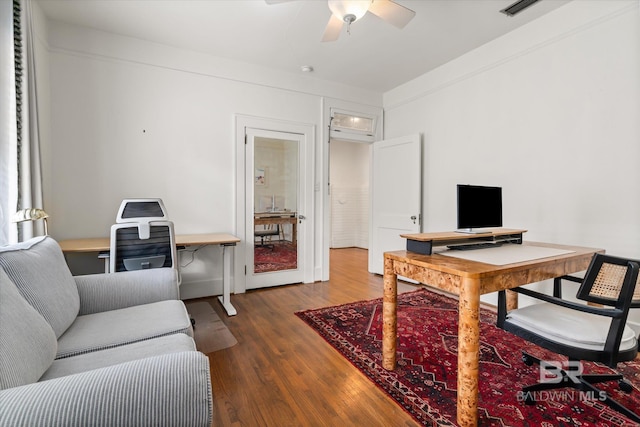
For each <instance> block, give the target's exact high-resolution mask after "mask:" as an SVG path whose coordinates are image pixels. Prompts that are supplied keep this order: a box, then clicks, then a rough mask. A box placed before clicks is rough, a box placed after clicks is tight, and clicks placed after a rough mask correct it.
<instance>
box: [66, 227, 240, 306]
mask: <svg viewBox="0 0 640 427" xmlns="http://www.w3.org/2000/svg"><path fill="white" fill-rule="evenodd" d="M175 240H176V245H177V246H200V245H220V246H222V295H221V296H219V297H218V300H219V301H220V303H221V304H222V306H223V307H224V309H225V310H226V311H227V314H228V315H229V316H235V315H236V314H237V313H238V312H237V310H236V309H235V307H234V306H233V305H232V304H231V253H230V252H229V251H227V247H230V246H231V247H233V246H235V245H236V244H237V243H238V242H239V241H240V239H239V238H237V237H236V236H233V235H231V234H224V233H206V234H176V236H175ZM58 244H59V245H60V247H61V248H62V252H64V253H86V252H98V253H100V252H108V251H109V249H110V241H109V238H108V237H96V238H86V239H69V240H62V241H60V242H58ZM105 263H106V265H107V266H108V263H109V261H108V259H107V260H105ZM107 271H108V270H107Z"/></svg>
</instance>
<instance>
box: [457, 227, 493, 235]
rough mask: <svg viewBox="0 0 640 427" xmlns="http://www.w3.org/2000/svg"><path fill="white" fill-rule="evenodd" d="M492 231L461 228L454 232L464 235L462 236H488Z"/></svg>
mask: <svg viewBox="0 0 640 427" xmlns="http://www.w3.org/2000/svg"><path fill="white" fill-rule="evenodd" d="M492 231H494V230H493V229H483V228H462V229H459V230H456V233H464V234H488V233H491V232H492Z"/></svg>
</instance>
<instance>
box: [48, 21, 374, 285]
mask: <svg viewBox="0 0 640 427" xmlns="http://www.w3.org/2000/svg"><path fill="white" fill-rule="evenodd" d="M46 39H47V41H48V49H49V53H50V76H49V77H50V87H51V103H50V106H51V136H50V139H49V140H48V141H46V144H47V146H48V147H49V149H50V151H51V157H50V159H49V160H48V162H47V164H45V169H46V176H49V177H51V178H50V182H49V183H48V194H47V203H46V209H47V212H48V213H49V214H50V215H51V221H50V223H49V224H50V232H51V234H52V235H53V236H54V237H55V238H57V239H66V238H80V237H97V236H107V235H108V232H109V228H110V226H111V224H112V223H113V222H114V219H115V214H116V211H117V208H118V206H119V203H120V201H121V200H122V199H123V198H126V197H161V198H162V199H163V200H164V202H165V205H166V207H167V209H168V211H169V215H170V218H171V219H172V220H173V221H174V222H175V228H176V233H179V234H188V233H201V232H229V233H234V232H236V224H235V218H236V215H235V208H234V207H235V194H236V193H235V179H234V177H235V176H236V175H235V164H236V161H235V153H236V149H235V128H234V117H235V115H237V114H242V115H246V116H255V117H266V118H271V119H276V120H286V121H287V122H296V123H303V124H312V125H316V128H317V129H319V128H320V126H318V125H319V124H320V123H321V121H322V102H323V101H322V100H323V97H324V96H330V97H332V98H338V99H347V100H349V101H352V102H359V103H362V104H369V105H377V106H380V105H381V103H382V95H381V94H376V93H372V92H367V91H362V90H360V89H355V88H350V87H345V86H343V85H338V84H334V83H329V82H323V81H319V80H316V79H313V78H310V77H306V76H299V75H297V74H287V73H276V72H273V71H270V70H266V69H261V68H257V67H251V66H248V65H247V64H241V63H236V62H232V61H227V60H222V59H220V58H214V57H211V56H208V55H204V54H200V53H196V52H188V51H184V50H178V49H174V48H171V47H168V46H161V45H157V44H153V43H148V42H145V41H142V40H137V39H132V38H126V37H121V36H118V35H114V34H108V33H102V32H99V31H95V30H91V29H87V28H81V27H76V26H71V25H67V24H62V23H59V22H49V33H48V35H47V37H46ZM309 152H310V153H313V152H314V150H313V149H309ZM321 165H322V163H320V166H321ZM319 170H320V171H321V170H322V169H320V168H319ZM316 179H317V182H318V184H317V188H318V190H319V188H320V185H319V182H321V180H322V179H324V178H323V176H322V174H321V173H319V174H317V176H316ZM317 199H318V200H320V194H319V191H318V195H317ZM319 223H320V225H321V224H322V222H321V221H320V222H319ZM315 234H316V235H318V236H321V235H322V234H323V233H322V231H321V230H319V231H317V232H316V233H315ZM189 259H190V256H187V261H188V260H189ZM219 259H220V250H219V248H215V247H207V248H204V249H202V250H201V251H199V252H198V253H197V255H196V257H195V261H194V262H193V263H191V264H189V266H188V267H187V268H185V269H183V284H182V287H181V291H182V292H183V296H185V295H188V296H189V297H195V296H201V293H202V292H207V293H208V294H219V293H220V292H221V287H220V278H221V268H220V262H218V260H219ZM317 259H321V258H320V257H319V256H318V257H317ZM83 261H87V259H86V258H85V259H84V260H83ZM212 261H213V262H212ZM185 263H186V261H185ZM320 267H321V266H316V267H315V268H316V269H317V270H320V269H321V268H320ZM96 268H98V269H99V268H101V267H100V264H99V263H98V261H96ZM211 278H213V281H214V283H213V285H212V283H211V280H212V279H211ZM190 288H191V289H196V288H197V289H198V290H197V291H194V292H191V291H190V290H189V289H190ZM212 289H213V292H212V291H211V290H212Z"/></svg>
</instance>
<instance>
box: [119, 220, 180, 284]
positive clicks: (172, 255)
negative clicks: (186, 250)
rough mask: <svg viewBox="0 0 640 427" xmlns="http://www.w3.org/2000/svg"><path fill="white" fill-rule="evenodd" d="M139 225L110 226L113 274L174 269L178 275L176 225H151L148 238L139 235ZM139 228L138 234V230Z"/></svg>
mask: <svg viewBox="0 0 640 427" xmlns="http://www.w3.org/2000/svg"><path fill="white" fill-rule="evenodd" d="M139 225H140V224H137V223H135V222H131V223H122V224H114V225H112V226H111V248H110V249H111V251H110V252H111V256H110V259H109V263H110V269H109V271H111V272H117V271H124V270H139V269H143V268H158V267H171V268H174V269H176V270H177V271H178V277H179V274H180V270H179V268H178V257H177V252H176V242H175V234H174V231H173V222H171V221H150V222H148V223H146V229H147V231H148V232H149V233H148V235H147V236H146V237H145V236H143V235H141V234H140V233H139V230H140V227H139ZM136 227H137V228H138V233H136V232H135V231H133V230H135V229H136Z"/></svg>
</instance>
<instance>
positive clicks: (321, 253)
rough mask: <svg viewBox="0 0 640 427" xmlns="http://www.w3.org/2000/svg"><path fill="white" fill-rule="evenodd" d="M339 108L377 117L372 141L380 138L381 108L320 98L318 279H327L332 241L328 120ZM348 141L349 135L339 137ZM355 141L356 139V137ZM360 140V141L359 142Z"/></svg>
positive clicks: (381, 124) (317, 211) (317, 201)
mask: <svg viewBox="0 0 640 427" xmlns="http://www.w3.org/2000/svg"><path fill="white" fill-rule="evenodd" d="M332 109H334V110H342V111H348V112H353V113H356V114H357V113H361V114H365V115H368V116H375V117H377V120H376V129H375V136H374V141H377V140H380V139H382V137H383V121H384V116H383V109H382V107H375V106H371V105H363V104H356V103H353V102H348V101H343V100H340V99H333V98H322V124H321V129H322V132H321V133H322V135H321V136H320V137H321V138H322V140H321V141H322V143H321V144H318V152H317V156H318V159H319V161H320V163H319V164H318V169H317V170H318V175H319V176H318V178H317V179H318V182H319V183H321V185H319V187H320V188H319V193H320V194H318V196H317V197H316V203H317V205H316V206H317V209H316V214H317V217H318V218H321V219H322V221H318V232H317V235H318V236H321V238H319V239H318V241H317V242H316V244H315V248H316V251H317V254H318V256H317V258H319V259H317V262H318V268H316V271H315V278H316V280H318V281H327V280H329V267H330V266H329V246H330V243H331V223H330V221H331V203H330V193H329V192H330V188H329V185H330V182H329V166H330V165H329V146H330V139H331V135H330V132H329V126H330V123H331V110H332ZM340 139H342V140H345V141H348V140H350V138H349V137H348V136H346V137H342V138H340ZM355 141H358V140H355ZM358 142H362V141H358Z"/></svg>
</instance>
